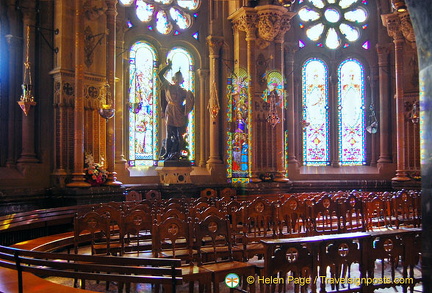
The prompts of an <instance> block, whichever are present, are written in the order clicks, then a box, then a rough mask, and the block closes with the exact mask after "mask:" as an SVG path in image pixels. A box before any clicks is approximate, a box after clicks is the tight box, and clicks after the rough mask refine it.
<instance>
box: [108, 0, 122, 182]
mask: <svg viewBox="0 0 432 293" xmlns="http://www.w3.org/2000/svg"><path fill="white" fill-rule="evenodd" d="M106 4H107V7H108V9H107V11H106V16H107V30H108V34H107V36H106V44H107V46H106V51H107V57H106V78H107V82H108V84H109V85H110V87H109V88H107V97H111V99H110V101H107V103H112V104H111V108H112V109H115V108H116V107H115V90H114V88H115V49H116V16H117V9H116V5H117V0H107V1H106ZM108 91H109V92H108ZM114 127H115V119H108V120H107V123H106V154H107V164H108V168H107V171H108V179H107V181H106V182H105V185H109V186H120V185H121V184H122V183H121V182H119V181H117V173H116V172H115V171H114V167H115V132H114Z"/></svg>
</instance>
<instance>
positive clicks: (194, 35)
mask: <svg viewBox="0 0 432 293" xmlns="http://www.w3.org/2000/svg"><path fill="white" fill-rule="evenodd" d="M192 37H193V38H194V39H195V40H198V39H199V32H196V33H194V34H192Z"/></svg>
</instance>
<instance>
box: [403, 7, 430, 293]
mask: <svg viewBox="0 0 432 293" xmlns="http://www.w3.org/2000/svg"><path fill="white" fill-rule="evenodd" d="M406 2H407V4H408V10H409V13H410V17H411V20H412V24H413V27H414V31H415V34H416V44H417V52H418V56H419V69H420V71H419V78H420V110H421V112H420V121H421V123H420V127H421V130H420V133H421V146H422V152H421V172H422V194H421V196H422V198H421V200H422V240H421V243H422V256H421V260H422V261H421V263H422V275H423V276H422V285H423V292H432V210H431V208H430V207H431V206H432V159H431V158H432V57H431V56H432V55H431V51H432V43H431V40H432V30H431V27H432V18H431V15H432V5H430V1H428V0H423V1H421V0H406Z"/></svg>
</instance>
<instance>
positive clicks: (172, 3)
mask: <svg viewBox="0 0 432 293" xmlns="http://www.w3.org/2000/svg"><path fill="white" fill-rule="evenodd" d="M134 2H135V7H136V15H137V17H138V19H139V20H140V21H142V22H143V23H146V24H148V26H147V28H148V29H149V30H153V28H155V29H156V31H157V32H159V33H160V34H163V35H168V34H174V35H179V34H180V31H184V30H187V29H189V28H191V27H192V25H193V20H194V18H196V17H197V16H198V14H197V11H198V9H199V7H200V5H201V0H120V3H122V4H123V5H125V6H131V5H132V4H133V3H134Z"/></svg>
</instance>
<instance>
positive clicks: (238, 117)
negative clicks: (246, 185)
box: [227, 69, 250, 182]
mask: <svg viewBox="0 0 432 293" xmlns="http://www.w3.org/2000/svg"><path fill="white" fill-rule="evenodd" d="M248 87H249V80H248V78H247V73H246V71H245V70H243V69H240V70H238V72H237V74H233V75H232V76H231V77H230V78H229V79H228V83H227V99H228V107H229V108H228V115H227V118H228V123H229V124H230V125H231V127H229V129H228V133H227V136H228V159H227V163H228V168H227V170H228V178H230V179H231V181H232V182H245V181H248V180H249V179H248V178H249V177H250V176H249V147H250V143H249V139H250V137H249V133H250V127H249V125H250V123H249V121H250V116H249V105H250V101H249V97H248Z"/></svg>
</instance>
